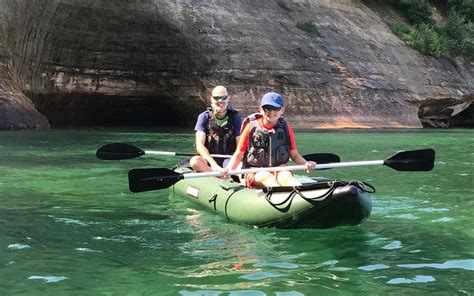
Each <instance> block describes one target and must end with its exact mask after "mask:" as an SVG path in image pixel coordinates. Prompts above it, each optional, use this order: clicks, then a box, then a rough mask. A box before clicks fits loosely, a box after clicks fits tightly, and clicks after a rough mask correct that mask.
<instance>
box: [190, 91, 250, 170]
mask: <svg viewBox="0 0 474 296" xmlns="http://www.w3.org/2000/svg"><path fill="white" fill-rule="evenodd" d="M230 101H231V97H230V95H229V94H228V93H227V89H226V88H225V87H224V86H222V85H218V86H216V87H215V88H214V89H213V90H212V97H211V108H208V109H207V110H206V111H204V112H202V113H201V114H199V116H198V119H197V122H196V126H195V127H194V131H195V132H196V143H195V145H196V151H197V153H198V154H199V155H196V156H194V157H193V158H191V160H190V162H189V163H190V165H191V167H192V168H193V169H194V170H195V171H198V172H212V171H218V170H220V169H222V167H225V166H226V165H227V163H228V162H229V159H230V155H232V154H233V153H234V151H235V148H236V145H237V142H238V141H239V137H240V127H241V125H242V119H241V118H240V116H239V114H238V112H237V111H236V110H234V109H233V108H232V107H231V106H232V104H231V103H230ZM211 154H226V155H229V158H213V157H212V156H211Z"/></svg>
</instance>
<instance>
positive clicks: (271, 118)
mask: <svg viewBox="0 0 474 296" xmlns="http://www.w3.org/2000/svg"><path fill="white" fill-rule="evenodd" d="M283 111H285V108H284V107H281V108H277V107H273V106H270V105H265V106H262V107H260V113H262V114H263V119H264V120H265V121H267V123H270V124H271V125H274V124H276V123H277V121H278V119H279V118H280V117H281V115H282V114H283Z"/></svg>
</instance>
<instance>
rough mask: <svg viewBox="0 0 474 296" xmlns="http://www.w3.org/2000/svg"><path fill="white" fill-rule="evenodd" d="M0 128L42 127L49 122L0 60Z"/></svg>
mask: <svg viewBox="0 0 474 296" xmlns="http://www.w3.org/2000/svg"><path fill="white" fill-rule="evenodd" d="M0 73H2V74H1V75H0V130H17V129H43V128H48V127H49V122H48V120H47V119H46V117H44V116H43V115H41V114H40V113H39V112H38V111H37V110H36V109H35V106H34V105H33V103H32V102H31V100H30V99H28V97H26V96H25V94H23V92H22V91H21V90H20V89H18V87H17V85H16V84H14V83H12V82H13V81H14V80H13V79H12V75H11V73H10V70H9V69H8V67H7V66H6V65H4V64H2V63H1V62H0Z"/></svg>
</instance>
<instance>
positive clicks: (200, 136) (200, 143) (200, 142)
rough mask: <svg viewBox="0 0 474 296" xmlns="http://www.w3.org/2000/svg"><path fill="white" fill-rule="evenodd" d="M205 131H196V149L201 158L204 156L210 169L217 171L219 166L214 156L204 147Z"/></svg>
mask: <svg viewBox="0 0 474 296" xmlns="http://www.w3.org/2000/svg"><path fill="white" fill-rule="evenodd" d="M205 144H206V133H205V132H202V131H196V151H197V153H198V154H199V155H201V157H202V158H204V159H205V160H206V161H207V162H208V163H209V164H210V166H211V168H212V170H214V171H218V170H219V169H221V166H220V165H218V164H217V162H216V161H215V160H214V158H213V157H212V156H211V154H210V153H209V150H208V149H207V147H206V145H205Z"/></svg>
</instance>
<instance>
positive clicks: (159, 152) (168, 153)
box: [144, 150, 232, 158]
mask: <svg viewBox="0 0 474 296" xmlns="http://www.w3.org/2000/svg"><path fill="white" fill-rule="evenodd" d="M144 152H145V154H150V155H152V154H153V155H168V156H179V155H181V156H194V155H197V154H192V153H179V152H170V151H157V150H144ZM211 156H212V157H215V158H231V157H232V155H227V154H211Z"/></svg>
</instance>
